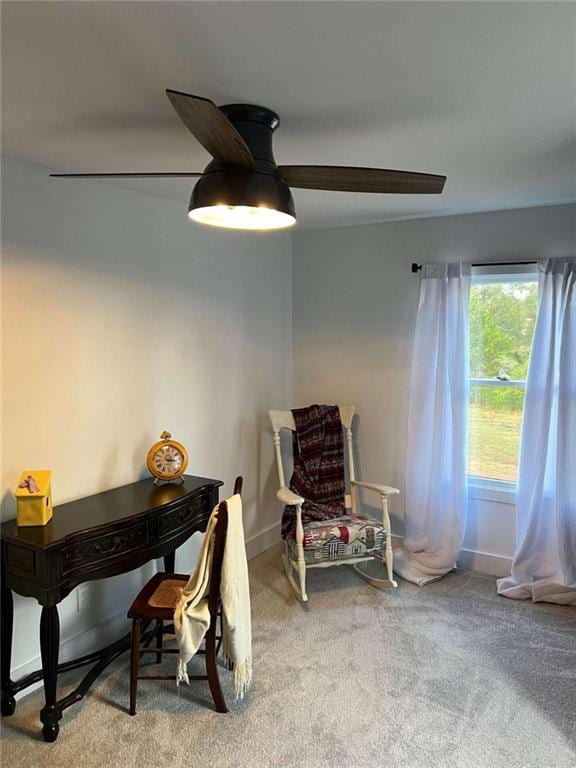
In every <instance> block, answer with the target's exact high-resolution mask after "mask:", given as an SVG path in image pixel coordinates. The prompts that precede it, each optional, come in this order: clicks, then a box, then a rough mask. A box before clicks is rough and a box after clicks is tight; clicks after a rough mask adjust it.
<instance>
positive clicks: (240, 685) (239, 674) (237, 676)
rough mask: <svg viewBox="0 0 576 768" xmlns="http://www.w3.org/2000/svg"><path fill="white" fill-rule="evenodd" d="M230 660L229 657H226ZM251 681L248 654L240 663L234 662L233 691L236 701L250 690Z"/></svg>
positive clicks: (250, 657) (250, 661) (250, 658)
mask: <svg viewBox="0 0 576 768" xmlns="http://www.w3.org/2000/svg"><path fill="white" fill-rule="evenodd" d="M228 661H231V659H228ZM251 683H252V656H248V658H247V659H245V660H244V661H243V662H242V664H234V692H235V695H236V701H238V700H239V699H243V698H244V696H245V695H246V694H247V693H248V691H249V690H250V685H251Z"/></svg>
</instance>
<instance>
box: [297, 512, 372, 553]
mask: <svg viewBox="0 0 576 768" xmlns="http://www.w3.org/2000/svg"><path fill="white" fill-rule="evenodd" d="M303 528H304V540H303V547H304V560H305V561H306V562H307V563H311V562H319V561H322V560H339V559H343V558H348V557H354V556H356V555H358V556H360V555H369V554H375V553H376V552H381V551H382V549H383V547H384V543H385V539H386V532H385V530H384V526H383V525H382V523H380V522H379V521H378V520H374V519H372V518H370V517H366V516H364V515H345V516H343V517H336V518H333V519H332V520H313V521H312V522H309V523H304V524H303ZM288 549H289V551H290V554H291V556H292V557H293V559H295V560H297V559H298V548H297V545H296V541H295V540H294V539H293V538H292V539H289V540H288Z"/></svg>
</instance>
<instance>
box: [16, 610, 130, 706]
mask: <svg viewBox="0 0 576 768" xmlns="http://www.w3.org/2000/svg"><path fill="white" fill-rule="evenodd" d="M129 630H130V624H129V622H128V619H127V618H126V608H122V609H121V610H120V611H118V612H116V613H113V614H112V615H111V616H108V617H107V618H105V619H103V620H102V621H101V622H99V623H98V624H95V625H94V626H92V627H90V629H87V630H85V631H84V632H79V633H78V634H77V635H73V636H72V637H69V638H68V639H67V640H64V641H62V642H61V643H60V652H59V654H58V660H59V662H60V663H62V662H65V661H70V660H71V659H75V658H78V657H79V656H83V655H84V654H86V653H92V652H93V651H95V650H98V648H105V647H106V646H107V645H109V644H110V643H113V642H114V641H115V640H118V638H120V637H122V636H123V635H125V634H126V633H127V632H128V631H129ZM41 666H42V662H41V660H40V656H36V657H35V658H33V659H30V660H29V661H26V662H25V663H24V664H20V665H19V666H18V667H14V668H13V669H12V674H11V677H12V680H19V679H20V678H21V677H25V676H26V675H28V674H30V673H31V672H34V671H35V670H37V669H40V668H41ZM86 671H88V667H87V668H86ZM78 679H80V678H78ZM41 687H42V681H41V680H40V681H39V682H38V683H34V684H33V685H31V686H29V687H28V688H25V689H24V690H23V691H20V693H17V694H16V699H19V698H22V697H23V696H26V695H28V694H29V693H31V692H32V691H35V690H37V689H38V688H41Z"/></svg>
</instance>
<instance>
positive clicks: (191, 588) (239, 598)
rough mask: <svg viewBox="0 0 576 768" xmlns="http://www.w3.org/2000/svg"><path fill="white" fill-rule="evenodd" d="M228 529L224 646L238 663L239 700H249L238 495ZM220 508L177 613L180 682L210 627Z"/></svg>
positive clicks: (222, 587) (246, 609)
mask: <svg viewBox="0 0 576 768" xmlns="http://www.w3.org/2000/svg"><path fill="white" fill-rule="evenodd" d="M227 503H228V528H227V531H226V544H225V547H224V558H223V562H222V577H221V582H220V595H221V598H222V613H223V634H224V637H223V648H224V654H225V655H226V658H227V659H228V660H229V661H231V662H233V664H234V687H235V690H236V698H237V699H242V698H244V694H245V693H246V691H247V690H248V689H249V687H250V683H251V680H252V628H251V620H250V590H249V583H248V563H247V560H246V547H245V544H244V528H243V526H242V500H241V498H240V496H239V495H238V494H236V495H235V496H232V497H231V498H230V499H228V502H227ZM217 519H218V507H215V508H214V511H213V512H212V514H211V516H210V520H209V522H208V527H207V529H206V533H205V534H204V539H203V541H202V548H201V550H200V555H199V557H198V562H197V564H196V569H195V570H194V573H193V575H192V576H191V577H190V579H189V580H188V583H187V584H186V586H185V587H184V589H183V590H182V595H181V596H180V599H179V601H178V603H177V605H176V609H175V611H174V627H175V629H176V639H177V641H178V648H179V651H180V658H179V660H178V672H177V675H176V679H177V681H178V682H179V683H180V682H186V683H187V682H189V680H188V673H187V670H186V667H187V664H188V662H189V661H190V659H191V658H192V657H193V656H194V654H195V653H196V652H197V650H198V648H199V647H200V644H201V643H202V640H203V639H204V635H205V634H206V632H207V630H208V627H209V626H210V618H211V617H210V612H209V610H208V597H207V595H208V590H209V587H210V570H211V566H212V554H213V551H214V532H215V529H216V522H217Z"/></svg>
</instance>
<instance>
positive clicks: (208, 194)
mask: <svg viewBox="0 0 576 768" xmlns="http://www.w3.org/2000/svg"><path fill="white" fill-rule="evenodd" d="M220 109H221V111H222V112H223V113H224V114H225V115H226V117H227V118H228V119H229V120H230V122H231V123H232V124H233V125H234V127H235V128H236V130H237V131H238V133H239V134H240V135H241V136H242V138H243V139H244V141H245V143H246V145H247V146H248V148H249V150H250V152H251V153H252V156H253V157H254V162H255V168H254V169H249V168H245V167H244V168H236V167H232V166H230V165H226V164H224V163H222V162H220V161H218V160H212V162H211V163H209V164H208V165H207V166H206V168H205V169H204V173H203V175H202V178H201V179H200V181H198V183H197V184H196V185H195V187H194V189H193V191H192V197H191V198H190V205H189V211H191V210H193V209H196V208H203V207H209V206H217V205H228V206H251V207H254V208H261V207H265V208H271V209H273V210H276V211H281V212H283V213H286V214H289V215H290V216H293V217H294V218H295V217H296V212H295V209H294V200H293V198H292V193H291V191H290V187H289V186H288V185H287V184H286V183H285V182H284V181H283V179H282V178H281V177H280V174H279V173H278V168H277V166H276V161H275V160H274V154H273V151H272V135H273V133H274V131H275V130H276V128H277V127H278V125H279V124H280V118H279V117H278V115H277V114H276V113H275V112H273V111H272V110H271V109H267V108H266V107H260V106H256V105H254V104H226V105H225V106H223V107H220Z"/></svg>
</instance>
